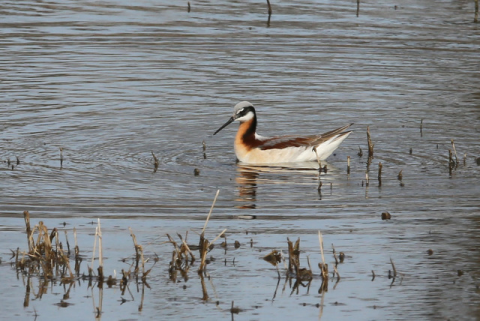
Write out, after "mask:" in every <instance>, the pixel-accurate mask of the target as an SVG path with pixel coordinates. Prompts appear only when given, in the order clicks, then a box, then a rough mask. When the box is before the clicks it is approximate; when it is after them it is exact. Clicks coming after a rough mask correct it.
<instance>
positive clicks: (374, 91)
mask: <svg viewBox="0 0 480 321" xmlns="http://www.w3.org/2000/svg"><path fill="white" fill-rule="evenodd" d="M190 5H191V10H190V12H188V10H187V1H185V2H181V1H180V2H179V1H176V2H171V1H148V0H145V1H138V2H131V1H121V0H117V1H114V0H111V1H82V0H80V1H68V0H65V1H2V3H1V4H0V15H1V18H2V19H1V21H0V28H1V30H2V32H1V34H0V95H1V97H2V98H1V99H0V158H1V164H0V175H1V180H0V231H1V233H0V240H1V243H0V244H1V246H0V257H1V260H2V263H1V264H0V293H2V313H1V314H0V319H4V320H25V319H28V320H30V319H31V320H33V319H34V318H35V315H37V318H36V319H37V320H47V319H48V320H64V319H65V318H67V317H68V318H70V319H75V320H77V319H78V320H90V319H101V318H103V319H104V320H122V319H123V320H147V319H154V318H157V319H158V318H160V319H162V318H166V317H169V318H173V319H184V318H187V317H189V318H192V319H196V320H200V319H202V320H214V319H226V318H235V319H238V320H291V319H293V318H296V319H297V318H306V319H309V320H311V319H323V320H333V319H338V320H343V319H352V320H387V319H388V320H392V319H399V320H439V319H451V320H472V319H477V320H479V319H480V310H479V308H478V307H479V306H480V290H479V287H480V268H479V263H480V252H479V248H480V247H479V242H480V238H479V233H478V231H479V228H480V200H479V195H480V186H479V182H480V180H479V178H480V166H479V163H480V160H479V159H477V158H478V157H480V89H479V88H480V72H479V66H480V54H479V53H480V30H479V25H478V24H476V23H474V22H473V19H474V3H473V1H453V0H452V1H447V0H445V1H431V0H424V1H411V0H407V1H402V2H395V1H383V2H365V3H363V2H362V3H361V4H360V10H359V15H358V17H357V4H356V1H343V0H341V1H335V2H331V1H326V0H322V1H316V2H310V1H272V9H273V14H272V16H271V18H270V21H268V15H267V6H266V3H264V2H262V1H234V2H217V1H198V2H197V1H190ZM242 100H248V101H250V102H252V103H253V104H254V105H255V106H256V109H257V114H258V117H259V132H260V133H261V134H263V135H275V134H277V133H282V134H298V133H301V134H314V133H320V132H325V131H328V130H331V129H334V128H337V127H340V126H342V125H344V124H347V123H350V122H353V123H355V125H354V126H353V130H354V133H353V134H352V135H351V136H350V137H349V138H348V139H347V140H346V141H345V142H344V143H343V144H342V146H341V147H340V148H339V149H338V150H337V152H336V153H335V154H334V155H332V156H331V157H330V158H329V159H328V162H327V163H326V164H327V168H328V171H327V173H322V174H321V176H320V177H319V173H318V170H317V168H318V165H317V164H316V163H312V164H310V163H307V164H298V165H297V166H294V167H285V166H276V167H268V168H266V167H263V168H262V167H251V166H246V165H243V164H236V162H235V155H234V152H233V146H232V144H233V136H234V131H235V129H236V128H235V127H236V126H235V125H231V126H230V127H228V128H227V129H224V130H223V131H222V132H220V133H219V134H218V135H216V136H212V133H213V132H214V131H215V130H216V129H218V128H219V127H220V126H221V125H222V124H223V123H224V122H225V121H226V120H227V119H228V117H230V115H231V113H232V110H233V106H234V105H235V104H236V103H237V102H239V101H242ZM367 126H369V128H370V133H371V136H372V139H373V142H374V144H375V146H374V150H375V153H374V156H375V157H374V158H373V160H372V161H371V164H370V165H369V166H367V140H366V129H367ZM451 140H454V143H455V151H456V153H457V158H458V166H456V167H455V168H453V169H452V170H451V171H449V162H448V150H449V149H452V150H453V148H452V143H451ZM202 142H205V146H206V149H205V151H204V149H203V144H202ZM359 148H361V149H362V150H363V156H362V157H360V156H358V155H357V154H358V152H359ZM152 152H153V153H154V154H155V156H156V157H157V158H158V161H159V164H158V168H155V167H154V159H153V156H152ZM348 156H350V157H351V168H350V173H349V174H347V157H348ZM380 162H381V163H382V165H383V170H382V184H381V186H379V182H378V179H377V177H378V167H379V163H380ZM323 165H325V164H323ZM195 171H196V173H197V174H198V175H195V174H194V172H195ZM400 171H402V174H403V179H402V180H401V181H399V180H398V179H397V175H398V174H399V172H400ZM366 172H368V176H369V178H370V181H369V184H368V186H367V182H366ZM319 181H321V182H322V187H321V188H320V190H319V189H318V186H319ZM217 189H219V190H220V194H219V197H218V200H217V202H216V204H215V208H214V210H213V214H212V217H211V219H210V222H209V224H208V228H207V234H208V237H209V239H213V238H215V236H216V235H217V234H218V233H220V232H221V231H222V230H223V229H227V232H226V233H227V244H228V245H227V250H225V249H223V248H220V247H219V246H217V247H216V248H214V249H213V250H212V251H211V252H210V255H211V256H212V257H213V258H214V259H215V260H212V261H211V262H210V264H209V265H208V273H209V275H210V279H209V280H206V281H205V282H206V290H207V291H208V297H209V298H208V299H207V300H202V298H205V293H204V291H202V285H201V280H200V278H199V277H198V275H197V273H196V268H197V267H196V266H194V267H193V268H192V270H191V271H190V272H189V273H190V274H189V279H188V280H184V279H183V278H179V279H177V280H175V281H174V280H172V279H171V278H169V274H168V262H169V261H170V259H171V251H172V249H173V248H172V246H171V244H165V243H164V242H165V241H166V240H167V238H166V234H167V233H169V234H170V235H175V234H176V232H178V233H181V234H183V235H184V234H185V232H186V231H189V241H190V242H192V243H195V242H196V240H197V237H198V236H197V234H196V233H199V232H200V230H201V228H202V227H203V224H204V220H205V218H206V215H207V214H208V212H209V209H210V206H211V204H212V200H213V198H214V196H215V193H216V191H217ZM24 210H28V211H30V214H31V217H32V224H36V223H38V221H40V220H42V221H44V223H45V224H46V225H47V226H48V227H49V228H53V227H57V228H58V229H59V230H67V231H69V233H70V235H71V231H72V229H73V227H76V228H77V232H78V234H79V243H80V244H79V245H80V248H81V250H82V253H83V254H84V255H85V256H86V257H88V256H90V257H91V249H92V245H93V234H94V232H95V226H94V225H92V224H90V223H91V222H92V221H96V219H97V218H100V219H101V221H102V232H103V239H104V253H105V256H106V259H105V270H106V271H107V274H113V273H114V272H113V271H114V270H116V271H117V273H118V271H120V270H121V269H128V265H126V264H125V263H123V262H122V261H121V260H122V258H125V257H128V256H133V255H134V249H133V245H132V241H131V238H130V235H129V230H128V227H132V229H133V230H134V231H135V234H136V235H137V239H138V240H139V242H140V243H141V244H143V246H144V248H145V251H146V252H147V253H149V255H150V256H152V255H154V254H156V255H158V257H159V259H160V260H159V262H158V263H157V264H156V266H155V267H154V268H153V269H152V272H151V273H150V274H149V277H148V282H149V286H150V288H148V287H147V288H144V289H143V294H144V295H143V296H144V297H143V300H142V308H141V309H140V308H139V304H140V301H141V296H142V288H141V287H142V285H139V286H138V287H137V286H136V285H135V284H132V285H131V291H132V294H131V296H130V295H128V296H127V295H122V294H121V293H120V291H119V290H118V288H116V287H113V288H112V289H106V290H105V291H104V292H103V307H102V314H101V315H96V313H95V311H94V308H93V305H92V296H93V297H94V299H96V300H98V296H99V293H98V289H97V288H95V287H88V286H87V284H86V283H84V282H83V283H82V281H78V282H77V283H75V286H73V288H72V289H71V290H70V291H69V298H65V296H64V294H65V293H66V291H67V290H68V286H66V285H62V284H61V283H60V282H56V283H55V282H54V283H50V284H49V286H48V289H47V290H45V293H44V294H43V295H42V296H38V295H37V296H36V292H38V291H39V282H41V280H42V279H41V278H37V277H34V278H31V279H30V281H31V282H32V289H36V290H34V291H33V293H32V294H31V297H30V302H29V304H28V305H27V306H25V307H24V299H25V296H26V294H25V293H26V290H25V289H26V288H25V287H26V284H27V283H29V282H28V278H27V276H25V275H23V276H22V275H21V273H19V274H17V273H16V271H15V269H14V268H12V267H11V266H10V263H9V262H11V259H10V253H11V252H10V249H16V248H17V247H20V249H25V248H28V246H27V242H26V237H25V233H24V231H25V226H24V222H23V214H22V213H23V211H24ZM382 212H389V213H390V214H391V215H392V218H391V220H387V221H382V220H381V218H380V215H381V213H382ZM245 216H251V217H253V218H255V219H251V220H246V219H244V218H245ZM64 223H65V224H66V225H65V224H64ZM318 230H321V231H322V233H323V235H324V245H325V249H326V261H327V263H329V265H330V266H331V268H330V269H332V267H333V265H334V258H333V255H332V251H331V245H332V244H333V245H334V246H335V248H336V250H337V251H342V252H344V253H345V254H346V259H345V261H344V263H341V264H339V265H338V272H339V273H340V275H341V279H340V280H339V282H338V283H336V284H335V280H336V278H335V279H331V280H330V284H329V287H328V291H327V292H323V293H319V288H320V285H321V278H320V276H319V274H320V271H319V269H318V267H317V263H318V262H320V261H321V256H320V250H319V246H318V237H317V231H318ZM287 237H289V238H290V239H291V240H296V239H297V238H300V239H301V250H302V254H301V259H302V261H301V264H302V266H305V267H307V266H308V262H307V256H309V259H310V261H311V264H312V268H313V272H314V275H315V276H314V279H313V280H312V282H311V284H310V286H309V287H307V286H305V287H304V286H303V285H305V284H303V285H300V286H299V287H298V288H295V287H294V285H293V284H291V283H289V282H286V281H285V273H284V268H283V266H282V265H281V266H280V272H281V279H280V281H278V275H277V271H276V269H275V267H273V266H271V265H270V264H269V263H267V262H265V261H263V260H262V257H263V256H264V255H266V254H267V253H268V252H270V251H271V250H273V249H278V250H282V251H283V252H284V253H285V252H286V249H287ZM235 240H238V241H239V242H240V244H241V246H240V247H239V248H237V249H236V248H234V246H233V242H234V241H235ZM218 243H220V241H218ZM429 249H431V250H432V252H430V255H429V253H427V251H428V250H429ZM390 259H392V260H393V261H394V262H395V263H394V264H395V267H396V270H397V271H398V273H399V274H400V275H401V278H400V277H397V278H396V279H395V280H394V282H392V279H389V278H388V277H387V276H388V271H389V270H392V266H391V263H390ZM85 264H87V263H85ZM84 268H85V269H86V266H84ZM372 270H373V271H374V273H375V275H376V277H375V278H374V279H373V280H372ZM277 282H279V283H278V284H277ZM203 290H205V288H203ZM320 292H321V291H320ZM62 297H63V299H65V302H68V303H70V305H68V306H66V307H63V305H61V304H60V305H59V302H61V300H63V299H62ZM123 299H125V300H127V301H122V300H123ZM232 301H234V302H235V303H234V304H235V306H238V307H239V308H240V309H241V310H240V312H239V313H238V314H231V311H230V307H231V303H232ZM72 316H73V317H72Z"/></svg>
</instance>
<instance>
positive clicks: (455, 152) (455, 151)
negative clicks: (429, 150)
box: [452, 139, 458, 164]
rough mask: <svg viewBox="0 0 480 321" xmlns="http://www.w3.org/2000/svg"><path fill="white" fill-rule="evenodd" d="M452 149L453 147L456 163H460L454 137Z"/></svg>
mask: <svg viewBox="0 0 480 321" xmlns="http://www.w3.org/2000/svg"><path fill="white" fill-rule="evenodd" d="M452 149H453V152H454V154H455V164H458V157H457V150H456V149H455V143H454V141H453V139H452Z"/></svg>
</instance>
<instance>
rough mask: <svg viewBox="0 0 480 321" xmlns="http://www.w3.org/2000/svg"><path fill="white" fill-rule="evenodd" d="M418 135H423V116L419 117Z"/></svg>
mask: <svg viewBox="0 0 480 321" xmlns="http://www.w3.org/2000/svg"><path fill="white" fill-rule="evenodd" d="M420 136H422V137H423V118H422V119H420Z"/></svg>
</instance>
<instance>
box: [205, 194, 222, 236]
mask: <svg viewBox="0 0 480 321" xmlns="http://www.w3.org/2000/svg"><path fill="white" fill-rule="evenodd" d="M219 193H220V190H217V193H216V194H215V198H214V199H213V203H212V207H210V212H208V216H207V220H206V221H205V225H204V226H203V229H202V234H203V233H204V232H205V229H206V228H207V224H208V220H209V219H210V215H212V211H213V207H214V206H215V202H216V201H217V197H218V194H219Z"/></svg>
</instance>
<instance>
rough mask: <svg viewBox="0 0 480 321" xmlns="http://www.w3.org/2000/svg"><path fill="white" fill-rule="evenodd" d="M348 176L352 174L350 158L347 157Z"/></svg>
mask: <svg viewBox="0 0 480 321" xmlns="http://www.w3.org/2000/svg"><path fill="white" fill-rule="evenodd" d="M347 174H350V156H347Z"/></svg>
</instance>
